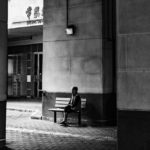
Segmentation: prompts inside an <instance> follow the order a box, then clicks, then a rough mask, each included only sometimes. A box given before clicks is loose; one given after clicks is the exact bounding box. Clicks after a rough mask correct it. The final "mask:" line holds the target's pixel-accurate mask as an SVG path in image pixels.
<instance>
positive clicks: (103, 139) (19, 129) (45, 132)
mask: <svg viewBox="0 0 150 150" xmlns="http://www.w3.org/2000/svg"><path fill="white" fill-rule="evenodd" d="M6 130H7V131H15V132H22V133H32V134H33V133H34V134H45V135H56V136H62V137H73V138H83V139H86V140H99V141H114V142H115V141H116V139H115V138H113V137H110V136H87V135H80V134H71V133H63V132H51V131H42V130H35V129H34V130H31V129H25V128H11V127H8V128H6Z"/></svg>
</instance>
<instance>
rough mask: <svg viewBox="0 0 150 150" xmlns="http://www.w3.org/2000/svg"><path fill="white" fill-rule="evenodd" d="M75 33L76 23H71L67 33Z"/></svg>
mask: <svg viewBox="0 0 150 150" xmlns="http://www.w3.org/2000/svg"><path fill="white" fill-rule="evenodd" d="M74 33H75V26H74V25H69V26H67V28H66V34H67V35H73V34H74Z"/></svg>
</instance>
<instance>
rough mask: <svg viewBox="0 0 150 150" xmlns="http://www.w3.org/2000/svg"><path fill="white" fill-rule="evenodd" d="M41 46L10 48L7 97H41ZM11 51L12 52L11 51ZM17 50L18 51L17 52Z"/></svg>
mask: <svg viewBox="0 0 150 150" xmlns="http://www.w3.org/2000/svg"><path fill="white" fill-rule="evenodd" d="M41 48H42V45H39V44H37V45H30V46H29V45H28V46H18V47H11V48H10V50H9V53H10V54H9V55H8V96H9V97H28V98H40V97H41V96H42V91H41V90H42V61H43V53H42V51H41ZM12 49H13V51H12ZM18 49H19V51H18Z"/></svg>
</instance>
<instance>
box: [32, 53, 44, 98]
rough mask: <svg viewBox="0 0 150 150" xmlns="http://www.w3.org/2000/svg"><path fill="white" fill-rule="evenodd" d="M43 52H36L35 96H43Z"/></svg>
mask: <svg viewBox="0 0 150 150" xmlns="http://www.w3.org/2000/svg"><path fill="white" fill-rule="evenodd" d="M42 61H43V54H42V52H35V53H34V96H35V97H42Z"/></svg>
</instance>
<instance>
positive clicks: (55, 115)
mask: <svg viewBox="0 0 150 150" xmlns="http://www.w3.org/2000/svg"><path fill="white" fill-rule="evenodd" d="M56 118H57V114H56V111H54V123H56Z"/></svg>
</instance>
